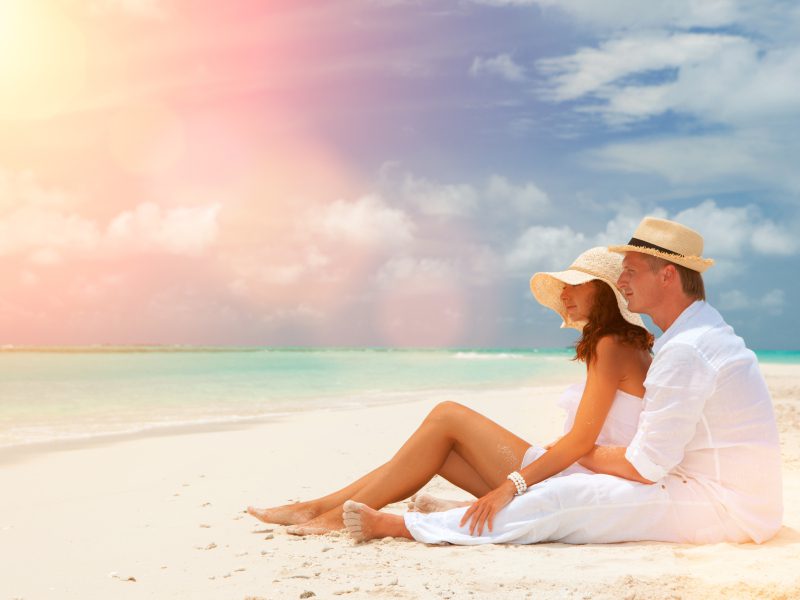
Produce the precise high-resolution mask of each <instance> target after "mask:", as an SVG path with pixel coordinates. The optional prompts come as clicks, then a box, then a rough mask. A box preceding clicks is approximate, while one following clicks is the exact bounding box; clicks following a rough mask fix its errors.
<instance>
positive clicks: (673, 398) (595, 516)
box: [344, 218, 782, 544]
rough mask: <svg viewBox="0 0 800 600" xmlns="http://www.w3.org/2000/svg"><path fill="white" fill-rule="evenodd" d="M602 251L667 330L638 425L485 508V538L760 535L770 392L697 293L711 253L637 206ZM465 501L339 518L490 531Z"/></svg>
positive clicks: (635, 300)
mask: <svg viewBox="0 0 800 600" xmlns="http://www.w3.org/2000/svg"><path fill="white" fill-rule="evenodd" d="M610 250H612V251H615V252H620V253H624V254H625V258H624V261H623V272H622V275H621V276H620V278H619V281H618V286H619V288H620V289H621V290H622V292H623V293H624V294H625V297H626V299H627V301H628V307H629V309H630V310H632V311H635V312H640V313H644V314H647V315H649V316H650V317H651V318H652V319H653V322H654V323H655V324H656V325H657V326H658V327H659V328H660V329H661V330H662V331H663V332H664V333H663V335H662V336H661V338H660V339H659V340H658V341H657V342H656V345H655V347H654V351H655V356H654V359H653V362H652V364H651V366H650V369H649V371H648V374H647V378H646V379H645V382H644V385H645V388H646V393H645V396H644V407H643V411H642V414H641V416H640V419H639V425H638V428H637V432H636V435H635V437H634V439H633V441H632V442H631V443H630V445H629V446H628V447H627V448H621V447H596V448H595V449H594V450H593V451H591V452H590V453H589V454H587V455H585V456H584V457H583V458H582V459H581V460H580V463H581V464H582V465H583V466H584V467H586V468H588V469H590V470H591V471H593V473H591V474H589V473H586V474H584V473H575V474H570V475H567V476H559V477H551V478H550V479H547V480H545V481H541V482H540V483H537V484H536V485H533V486H531V487H530V488H529V489H528V490H527V492H525V493H522V494H521V495H519V496H518V497H517V498H515V499H514V501H513V502H512V503H511V504H508V505H507V506H505V508H503V509H502V510H500V512H498V513H497V514H496V515H495V517H494V524H493V525H494V535H493V537H492V540H491V541H492V542H493V543H503V542H506V543H515V544H529V543H536V542H543V541H561V542H567V543H579V544H582V543H603V542H623V541H636V540H657V541H674V542H692V543H713V542H723V541H730V542H747V541H754V542H757V543H761V542H764V541H766V540H768V539H769V538H771V537H772V536H773V535H775V533H776V532H777V531H778V529H779V528H780V526H781V517H782V490H781V472H780V447H779V443H778V434H777V428H776V424H775V417H774V414H773V411H772V402H771V399H770V396H769V392H768V390H767V387H766V384H765V382H764V379H763V377H762V375H761V372H760V370H759V367H758V363H757V361H756V358H755V355H754V354H753V353H752V352H751V351H750V350H748V349H747V348H746V347H745V345H744V342H743V341H742V339H741V338H739V337H737V336H736V335H735V334H734V332H733V329H732V328H731V327H729V326H728V325H726V324H725V322H724V320H723V319H722V317H721V316H720V314H719V313H718V312H717V311H716V310H715V309H714V308H712V307H711V306H710V305H709V304H707V303H706V301H705V289H704V285H703V279H702V275H701V273H702V272H703V271H705V270H706V269H707V268H708V267H709V266H711V265H712V264H713V261H712V260H709V259H705V258H702V252H703V238H702V237H701V236H700V235H699V234H698V233H697V232H695V231H693V230H691V229H689V228H688V227H685V226H683V225H680V224H679V223H675V222H673V221H667V220H663V219H655V218H645V219H644V220H643V221H642V222H641V224H640V225H639V227H638V228H637V229H636V232H635V233H634V236H633V238H632V239H631V240H630V242H628V244H626V245H623V246H613V247H610ZM514 475H516V476H519V473H515V474H514ZM520 483H521V485H522V486H523V489H524V483H523V482H520ZM515 485H516V483H515ZM520 491H522V490H520ZM465 510H466V509H454V510H449V511H445V512H441V513H432V514H429V515H421V514H419V513H409V515H412V516H411V517H409V515H406V518H405V521H403V519H401V518H400V517H398V516H396V515H388V514H386V513H379V512H376V511H373V510H372V509H370V508H369V507H366V506H365V505H363V504H359V503H355V502H348V503H345V513H344V521H345V525H346V526H347V527H348V529H349V530H350V532H351V534H352V535H353V536H354V537H355V538H356V539H369V538H372V537H382V536H385V535H393V536H403V537H408V538H413V539H416V540H419V541H423V542H427V543H440V542H451V543H457V544H475V543H486V542H487V541H489V540H484V541H482V540H481V536H480V535H478V536H474V535H472V534H470V532H469V531H468V530H467V529H466V528H465V526H464V524H463V519H462V517H463V518H467V517H468V516H469V514H468V512H467V513H465ZM498 531H499V535H498Z"/></svg>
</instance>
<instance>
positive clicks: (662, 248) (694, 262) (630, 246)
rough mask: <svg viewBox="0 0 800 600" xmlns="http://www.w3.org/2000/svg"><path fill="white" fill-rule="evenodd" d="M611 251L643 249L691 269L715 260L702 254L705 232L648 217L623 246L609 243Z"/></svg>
mask: <svg viewBox="0 0 800 600" xmlns="http://www.w3.org/2000/svg"><path fill="white" fill-rule="evenodd" d="M608 249H609V250H611V252H641V253H642V254H650V255H651V256H657V257H659V258H663V259H664V260H667V261H669V262H672V263H675V264H678V265H681V266H683V267H686V268H687V269H691V270H692V271H697V272H698V273H702V272H703V271H705V270H706V269H708V267H710V266H711V265H713V264H714V261H713V259H710V258H703V236H702V235H700V234H699V233H697V232H696V231H695V230H694V229H690V228H689V227H686V226H685V225H681V224H680V223H676V222H675V221H668V220H667V219H657V218H655V217H645V218H644V219H642V222H641V223H639V226H638V227H637V228H636V231H635V232H634V233H633V237H632V238H631V239H630V241H629V242H628V243H627V244H624V245H622V246H609V247H608Z"/></svg>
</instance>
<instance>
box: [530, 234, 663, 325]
mask: <svg viewBox="0 0 800 600" xmlns="http://www.w3.org/2000/svg"><path fill="white" fill-rule="evenodd" d="M620 273H622V255H621V254H616V253H614V252H610V251H609V249H608V248H606V247H605V246H598V247H596V248H590V249H589V250H587V251H586V252H584V253H583V254H581V255H580V256H579V257H578V258H576V259H575V262H573V263H572V264H571V265H570V267H569V268H568V269H567V270H566V271H555V272H540V273H536V274H535V275H534V276H533V277H531V292H533V296H534V297H535V298H536V299H537V300H538V301H539V303H540V304H542V305H544V306H547V307H548V308H552V309H553V310H554V311H556V312H557V313H558V314H559V315H560V316H561V318H562V319H563V320H564V322H563V323H562V324H561V327H562V328H563V327H572V328H573V329H578V330H583V328H584V326H585V325H586V323H587V321H585V320H581V321H573V320H572V319H571V318H570V317H569V314H567V309H566V307H565V306H564V302H563V301H562V300H561V292H562V291H563V289H564V286H565V285H580V284H582V283H586V282H588V281H592V280H593V279H598V280H600V281H602V282H603V283H606V284H608V286H609V287H610V288H611V290H612V291H613V292H614V296H616V298H617V306H618V307H619V312H620V313H621V314H622V318H623V319H625V320H626V321H627V322H628V323H631V324H633V325H638V326H639V327H642V328H644V329H647V328H646V327H645V326H644V321H642V317H640V316H639V315H638V314H636V313H634V312H631V311H630V310H628V303H627V302H626V300H625V297H624V296H623V295H622V292H620V291H619V289H618V288H617V284H616V281H617V279H619V276H620Z"/></svg>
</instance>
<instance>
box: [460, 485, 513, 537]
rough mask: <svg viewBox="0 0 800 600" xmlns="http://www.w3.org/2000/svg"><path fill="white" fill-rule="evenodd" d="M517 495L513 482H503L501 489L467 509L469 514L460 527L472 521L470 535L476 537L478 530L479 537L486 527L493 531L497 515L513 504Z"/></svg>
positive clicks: (494, 490) (466, 514) (478, 500)
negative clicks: (510, 503) (512, 501)
mask: <svg viewBox="0 0 800 600" xmlns="http://www.w3.org/2000/svg"><path fill="white" fill-rule="evenodd" d="M516 493H517V488H516V487H515V486H514V483H513V482H511V481H505V482H503V483H502V484H500V487H498V488H495V489H493V490H492V491H491V492H489V493H488V494H486V495H485V496H482V497H481V498H478V499H477V500H476V501H475V502H474V503H473V504H472V506H470V507H469V508H468V509H467V512H465V513H464V516H463V517H462V519H461V523H459V526H460V527H463V526H464V523H466V522H467V521H470V524H469V534H470V535H475V532H476V530H477V535H481V534H482V533H483V526H484V525H488V529H489V531H492V525H493V524H494V517H495V515H496V514H497V513H499V512H500V511H501V510H502V509H503V507H505V506H506V505H507V504H508V503H509V502H511V500H512V499H513V498H514V495H515V494H516Z"/></svg>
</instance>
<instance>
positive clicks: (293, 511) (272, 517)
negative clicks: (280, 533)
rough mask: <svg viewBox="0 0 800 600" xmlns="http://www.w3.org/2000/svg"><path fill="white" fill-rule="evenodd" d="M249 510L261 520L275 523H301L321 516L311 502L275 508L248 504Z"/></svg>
mask: <svg viewBox="0 0 800 600" xmlns="http://www.w3.org/2000/svg"><path fill="white" fill-rule="evenodd" d="M247 512H248V513H250V514H251V515H253V516H254V517H255V518H256V519H258V520H259V521H263V522H264V523H274V524H275V525H300V524H301V523H307V522H308V521H310V520H311V519H314V518H315V517H317V516H319V514H320V513H319V511H318V510H316V509H314V507H313V506H312V505H311V504H310V503H309V502H298V503H296V504H285V505H283V506H276V507H274V508H256V507H255V506H248V507H247Z"/></svg>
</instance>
